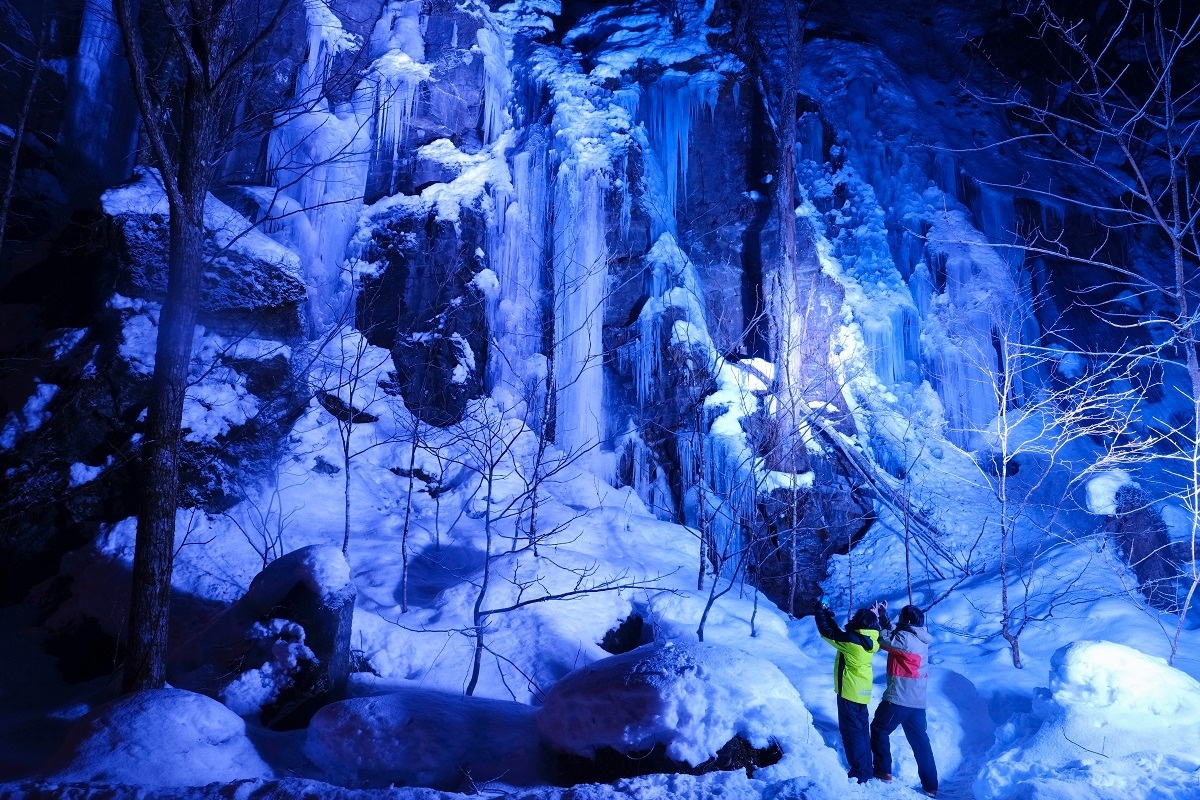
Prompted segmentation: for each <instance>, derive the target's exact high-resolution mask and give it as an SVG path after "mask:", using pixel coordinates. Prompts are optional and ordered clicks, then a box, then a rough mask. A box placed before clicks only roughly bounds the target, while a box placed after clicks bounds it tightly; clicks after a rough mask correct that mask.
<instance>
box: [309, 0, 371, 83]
mask: <svg viewBox="0 0 1200 800" xmlns="http://www.w3.org/2000/svg"><path fill="white" fill-rule="evenodd" d="M304 16H305V18H306V19H307V21H308V57H307V58H306V59H305V62H304V67H303V68H301V70H300V74H299V75H297V77H296V98H297V99H298V100H299V101H300V102H302V103H303V102H310V101H315V100H316V99H317V98H318V97H320V96H321V92H322V90H323V89H324V86H325V81H326V80H328V78H329V68H330V67H331V66H332V65H333V59H334V58H335V57H336V56H337V55H339V54H340V53H353V52H354V51H356V50H358V48H359V47H360V46H361V45H362V43H361V42H360V41H359V40H358V37H357V36H354V35H353V34H351V33H348V32H347V31H346V29H345V28H343V27H342V21H341V20H340V19H338V16H337V14H334V13H333V11H332V10H331V9H330V8H329V3H328V0H304Z"/></svg>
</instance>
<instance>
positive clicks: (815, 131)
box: [798, 111, 825, 163]
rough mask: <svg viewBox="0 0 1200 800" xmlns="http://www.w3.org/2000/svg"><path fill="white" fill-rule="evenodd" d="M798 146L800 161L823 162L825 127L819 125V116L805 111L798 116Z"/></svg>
mask: <svg viewBox="0 0 1200 800" xmlns="http://www.w3.org/2000/svg"><path fill="white" fill-rule="evenodd" d="M798 128H799V131H798V133H799V135H800V138H799V144H800V153H799V156H800V158H801V159H806V160H808V161H816V162H818V163H820V162H822V161H824V160H825V126H824V125H822V124H821V115H820V114H817V113H816V112H814V111H807V112H805V113H804V114H801V115H800V120H799V125H798Z"/></svg>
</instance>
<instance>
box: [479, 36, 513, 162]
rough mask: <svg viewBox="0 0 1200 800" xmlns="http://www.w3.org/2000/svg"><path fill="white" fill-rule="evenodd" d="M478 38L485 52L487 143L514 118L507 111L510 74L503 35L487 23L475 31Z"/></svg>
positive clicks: (484, 117)
mask: <svg viewBox="0 0 1200 800" xmlns="http://www.w3.org/2000/svg"><path fill="white" fill-rule="evenodd" d="M475 39H476V41H477V42H478V43H479V49H480V51H481V52H482V53H483V74H484V80H483V141H484V144H488V143H490V142H494V141H495V140H496V137H497V136H499V135H500V134H501V133H503V132H504V130H505V129H506V128H508V126H509V124H510V122H511V120H510V118H509V115H508V98H509V87H510V85H511V78H510V76H509V73H508V57H507V54H506V53H505V48H504V42H502V41H501V40H500V37H499V36H497V35H496V33H495V32H494V31H492V30H491V29H489V28H486V27H484V28H480V29H479V31H478V32H477V33H476V34H475Z"/></svg>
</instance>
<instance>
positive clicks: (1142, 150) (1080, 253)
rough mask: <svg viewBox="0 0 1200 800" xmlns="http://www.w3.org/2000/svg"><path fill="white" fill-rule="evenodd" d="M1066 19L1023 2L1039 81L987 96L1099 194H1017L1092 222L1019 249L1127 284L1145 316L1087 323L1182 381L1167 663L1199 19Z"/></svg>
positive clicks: (1194, 439) (1195, 372)
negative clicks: (1131, 344)
mask: <svg viewBox="0 0 1200 800" xmlns="http://www.w3.org/2000/svg"><path fill="white" fill-rule="evenodd" d="M1082 11H1083V9H1082V8H1081V9H1080V11H1079V12H1074V13H1082ZM1071 13H1072V12H1066V11H1063V10H1062V7H1061V6H1059V5H1058V4H1056V3H1052V2H1049V0H1029V2H1026V3H1024V4H1023V6H1022V8H1021V14H1022V17H1023V19H1024V20H1026V21H1027V22H1028V23H1030V27H1031V30H1032V37H1033V39H1034V40H1035V42H1036V45H1037V46H1039V47H1040V48H1041V50H1042V52H1043V54H1044V58H1043V59H1042V61H1043V63H1044V64H1045V66H1046V69H1045V70H1044V71H1043V72H1042V73H1041V75H1044V79H1045V83H1027V85H1026V86H1025V87H1023V90H1022V91H1017V92H1014V93H1012V94H1011V95H1010V96H1008V97H1005V98H992V100H993V102H996V103H998V104H999V105H1001V106H1002V107H1004V108H1005V109H1006V110H1008V111H1009V112H1010V118H1012V119H1014V120H1016V121H1017V122H1018V124H1019V125H1020V126H1021V127H1022V128H1023V131H1022V132H1021V134H1020V135H1019V136H1018V137H1017V139H1018V140H1021V141H1024V142H1025V143H1027V144H1029V143H1032V144H1035V145H1036V146H1037V147H1035V148H1027V149H1030V150H1031V151H1032V155H1033V157H1035V158H1041V159H1044V160H1046V161H1047V162H1048V166H1049V171H1050V173H1051V174H1056V175H1064V176H1066V177H1067V178H1068V180H1070V181H1074V182H1076V183H1077V185H1080V186H1088V187H1094V186H1099V187H1101V189H1102V192H1100V193H1097V192H1095V191H1091V190H1084V191H1072V190H1070V188H1069V187H1070V185H1071V184H1070V183H1064V182H1063V181H1062V180H1061V179H1060V180H1059V181H1058V182H1057V183H1055V184H1051V185H1049V186H1040V187H1039V186H1022V187H1019V188H1020V190H1021V191H1022V192H1025V193H1028V194H1031V195H1033V196H1035V197H1043V198H1046V199H1048V200H1050V201H1052V202H1054V203H1056V204H1062V205H1064V206H1066V207H1068V208H1073V209H1075V210H1077V211H1079V212H1081V213H1083V214H1084V215H1087V216H1090V217H1092V218H1093V219H1094V220H1095V221H1096V223H1098V226H1099V228H1100V230H1101V232H1102V236H1101V238H1100V241H1098V242H1097V241H1095V240H1093V241H1091V242H1088V241H1086V240H1082V241H1081V240H1080V238H1072V237H1071V235H1070V232H1068V231H1065V230H1062V231H1059V230H1036V231H1032V232H1031V233H1030V235H1029V236H1028V241H1027V242H1025V243H1024V246H1025V247H1026V249H1027V250H1028V251H1030V252H1032V253H1035V254H1042V255H1046V256H1048V257H1052V258H1056V259H1062V260H1064V261H1066V262H1067V263H1070V264H1074V265H1077V266H1082V267H1085V268H1093V269H1094V270H1095V274H1097V275H1099V276H1103V280H1105V281H1106V283H1105V284H1104V285H1103V286H1101V287H1098V288H1099V289H1100V290H1104V289H1107V288H1112V287H1114V286H1126V287H1128V288H1129V290H1130V291H1131V292H1132V294H1133V296H1136V297H1138V298H1139V300H1140V303H1141V304H1142V305H1144V306H1146V307H1147V308H1148V312H1147V313H1143V314H1140V315H1139V314H1136V313H1129V312H1127V311H1123V310H1122V309H1120V308H1119V307H1118V306H1117V304H1113V303H1100V304H1095V305H1094V306H1093V307H1094V310H1095V313H1096V315H1097V316H1098V317H1099V318H1101V319H1102V320H1104V321H1105V322H1107V323H1109V324H1111V325H1113V326H1114V327H1115V328H1116V329H1118V330H1124V331H1128V332H1135V331H1137V330H1138V329H1141V330H1142V331H1143V334H1144V336H1143V339H1142V340H1143V341H1148V342H1149V343H1148V344H1144V345H1143V346H1142V347H1141V352H1142V353H1143V354H1144V355H1145V356H1146V357H1147V359H1150V360H1156V361H1157V362H1158V363H1159V364H1160V366H1165V367H1166V368H1167V371H1168V372H1169V371H1170V370H1171V369H1173V368H1175V365H1180V366H1181V367H1182V371H1183V373H1184V375H1185V377H1184V378H1183V380H1182V381H1181V383H1182V384H1183V386H1182V388H1181V389H1177V388H1176V386H1174V385H1173V383H1172V382H1168V391H1182V393H1183V395H1184V397H1185V400H1186V403H1187V406H1188V409H1189V412H1190V413H1189V418H1188V419H1187V420H1186V422H1185V423H1183V424H1182V425H1178V426H1174V427H1175V430H1174V431H1173V434H1172V436H1171V437H1170V442H1171V447H1170V448H1169V450H1170V452H1169V455H1168V456H1167V461H1168V464H1169V466H1168V472H1169V473H1170V477H1171V479H1172V483H1173V484H1174V485H1173V486H1171V487H1169V488H1168V489H1167V492H1168V494H1169V496H1171V497H1173V498H1174V499H1176V500H1177V501H1178V502H1179V504H1180V505H1181V506H1182V507H1183V509H1184V511H1185V513H1186V515H1187V518H1188V521H1189V522H1188V528H1189V532H1188V542H1189V549H1190V554H1191V560H1190V564H1191V566H1190V567H1188V568H1187V570H1188V571H1187V573H1186V574H1185V575H1183V576H1182V577H1184V579H1185V580H1184V586H1185V590H1184V593H1183V594H1184V597H1183V600H1182V601H1181V603H1180V605H1179V608H1178V619H1177V621H1176V630H1175V634H1174V636H1173V637H1172V644H1171V658H1172V659H1174V657H1175V655H1176V654H1177V650H1178V644H1179V635H1180V633H1181V632H1182V630H1183V626H1184V623H1185V619H1186V617H1187V615H1188V611H1189V610H1190V609H1191V607H1192V605H1193V604H1194V602H1195V599H1196V597H1197V593H1198V592H1200V566H1197V564H1198V562H1197V557H1198V556H1200V436H1198V435H1197V433H1196V431H1197V424H1198V422H1200V355H1198V353H1197V346H1198V343H1200V331H1198V330H1197V325H1198V324H1200V318H1198V317H1197V307H1198V305H1197V304H1198V300H1200V298H1198V297H1197V295H1196V291H1197V284H1196V280H1195V278H1196V270H1197V264H1198V263H1200V175H1198V174H1197V172H1196V170H1197V163H1198V162H1197V160H1196V152H1197V147H1198V145H1200V139H1198V138H1197V137H1198V134H1200V114H1198V113H1197V110H1196V109H1197V100H1198V99H1200V95H1198V92H1200V90H1198V88H1197V85H1196V80H1195V70H1196V64H1197V59H1198V58H1200V11H1198V10H1197V9H1196V8H1195V6H1194V4H1189V3H1186V2H1180V0H1118V2H1116V3H1112V4H1109V5H1108V6H1106V7H1104V9H1103V13H1101V10H1099V9H1098V10H1096V11H1094V13H1093V14H1092V15H1091V16H1090V17H1089V18H1086V19H1084V18H1077V17H1073V16H1071V15H1070V14H1071ZM1000 144H1003V143H1000ZM1037 148H1040V149H1037ZM1060 186H1061V187H1063V188H1061V189H1059V188H1057V187H1060ZM1105 197H1107V198H1108V199H1105ZM1164 267H1165V268H1164ZM1156 330H1166V331H1167V332H1168V334H1167V335H1166V336H1161V335H1157V334H1156V333H1154V331H1156Z"/></svg>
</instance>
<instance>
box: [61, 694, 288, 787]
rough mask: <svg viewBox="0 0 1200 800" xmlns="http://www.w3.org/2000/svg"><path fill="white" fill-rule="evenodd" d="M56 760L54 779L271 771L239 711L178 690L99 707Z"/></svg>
mask: <svg viewBox="0 0 1200 800" xmlns="http://www.w3.org/2000/svg"><path fill="white" fill-rule="evenodd" d="M53 763H54V766H53V767H52V769H51V772H52V778H53V779H54V780H56V781H62V782H75V781H88V782H94V783H117V784H121V783H124V784H136V785H138V786H141V787H144V788H145V789H165V788H172V787H185V786H204V785H206V784H210V783H217V782H227V781H234V780H239V779H244V778H270V777H273V775H272V772H271V769H270V768H269V767H268V766H267V764H266V763H265V762H264V761H263V760H262V758H260V757H259V755H258V752H257V751H256V750H255V749H254V745H253V744H251V743H250V740H249V739H247V738H246V723H245V722H243V721H242V718H241V717H239V716H238V715H237V714H234V713H233V712H232V711H230V710H229V709H228V708H226V707H225V706H223V705H221V704H220V703H218V702H217V701H216V700H213V699H211V698H209V697H205V696H204V695H200V694H193V693H192V692H185V691H182V690H180V689H158V690H153V691H147V692H139V693H137V694H133V695H129V696H127V697H122V698H121V699H119V700H117V701H115V702H113V703H111V704H110V705H107V706H103V707H101V708H99V709H97V710H96V711H94V712H93V713H92V714H90V715H88V716H87V717H85V718H84V719H83V720H81V721H80V722H79V723H77V724H76V727H75V728H73V729H72V731H71V733H70V735H69V736H68V738H67V740H66V742H65V743H64V744H63V747H62V749H61V750H60V752H59V753H58V755H57V756H56V757H55V759H54V762H53Z"/></svg>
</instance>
